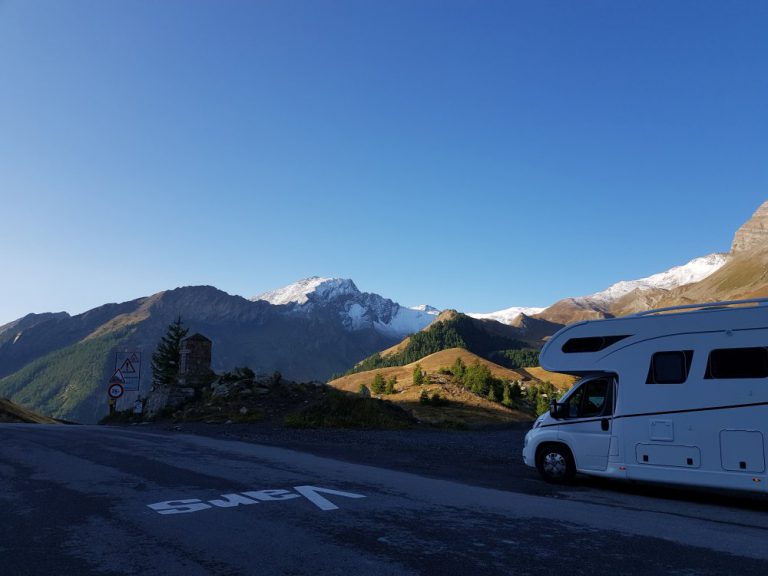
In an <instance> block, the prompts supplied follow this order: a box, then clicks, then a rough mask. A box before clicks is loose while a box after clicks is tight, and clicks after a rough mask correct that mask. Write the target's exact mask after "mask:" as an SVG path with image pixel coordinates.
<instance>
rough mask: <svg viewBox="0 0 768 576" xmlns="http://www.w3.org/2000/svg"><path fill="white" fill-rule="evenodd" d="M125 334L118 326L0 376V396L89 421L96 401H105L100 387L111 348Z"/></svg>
mask: <svg viewBox="0 0 768 576" xmlns="http://www.w3.org/2000/svg"><path fill="white" fill-rule="evenodd" d="M127 336H128V329H121V330H118V331H117V332H113V333H110V334H105V335H102V336H98V337H92V338H88V339H86V340H83V341H81V342H78V343H77V344H73V345H72V346H68V347H66V348H63V349H61V350H57V351H55V352H51V353H50V354H47V355H46V356H44V357H42V358H38V359H37V360H35V361H34V362H31V363H30V364H28V365H27V366H25V367H24V368H22V369H21V370H19V371H18V372H16V373H14V374H12V375H10V376H6V377H5V378H3V379H0V396H5V397H8V398H10V399H11V400H12V401H13V402H15V403H17V404H21V405H23V406H27V407H29V408H31V409H32V410H35V411H37V412H41V413H43V414H48V415H50V416H53V417H54V418H63V419H66V420H74V421H80V422H89V421H93V419H94V415H95V414H96V412H97V411H98V405H99V403H100V402H105V400H104V398H105V395H104V392H103V390H102V388H106V379H105V378H106V375H107V374H106V373H107V372H108V371H109V365H110V364H111V362H112V361H113V356H112V354H113V350H114V349H115V347H117V346H118V345H119V344H120V342H122V341H123V340H124V339H125V338H126V337H127ZM94 358H100V359H101V361H100V362H94ZM104 409H105V410H106V404H105V408H104Z"/></svg>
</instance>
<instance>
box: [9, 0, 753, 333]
mask: <svg viewBox="0 0 768 576" xmlns="http://www.w3.org/2000/svg"><path fill="white" fill-rule="evenodd" d="M766 30H768V2H765V1H763V0H758V1H754V2H750V1H734V2H727V1H717V2H707V1H702V0H694V1H669V0H660V1H657V2H654V1H637V2H633V1H628V0H622V1H619V2H617V1H615V0H608V1H604V2H601V1H580V2H573V1H570V0H563V1H533V0H531V1H529V2H515V1H511V0H504V1H498V2H495V1H470V0H462V1H452V0H440V1H428V0H375V1H365V0H350V1H323V0H307V1H292V0H271V1H258V0H248V1H242V2H239V1H233V0H209V1H202V0H183V1H182V0H177V1H173V0H163V1H156V0H148V1H141V0H130V1H129V0H120V1H118V0H91V1H80V0H48V1H44V0H0V270H1V271H2V272H1V274H2V280H1V281H0V324H2V323H5V322H7V321H10V320H12V319H15V318H17V317H19V316H22V315H24V314H26V313H28V312H44V311H59V310H66V311H68V312H70V313H79V312H82V311H84V310H87V309H89V308H92V307H95V306H98V305H101V304H104V303H106V302H117V301H125V300H130V299H134V298H138V297H141V296H145V295H149V294H152V293H154V292H158V291H160V290H164V289H169V288H175V287H177V286H184V285H194V284H211V285H214V286H216V287H218V288H221V289H222V290H225V291H227V292H229V293H232V294H240V295H243V296H252V295H254V294H257V293H260V292H262V291H265V290H268V289H272V288H276V287H279V286H282V285H284V284H288V283H290V282H293V281H295V280H298V279H300V278H303V277H307V276H312V275H321V276H342V277H348V278H352V279H354V280H355V282H356V283H357V285H358V286H359V287H360V288H361V289H362V290H365V291H370V292H377V293H379V294H382V295H384V296H386V297H389V298H392V299H394V300H396V301H398V302H400V303H402V304H405V305H414V304H419V303H430V304H432V305H434V306H437V307H440V308H444V307H452V308H458V309H460V310H467V311H492V310H497V309H500V308H505V307H509V306H517V305H521V306H535V305H539V306H544V305H548V304H551V303H552V302H554V301H555V300H557V299H559V298H562V297H565V296H576V295H582V294H589V293H592V292H595V291H598V290H602V289H604V288H606V287H607V286H608V285H609V284H611V283H613V282H615V281H618V280H621V279H631V278H638V277H641V276H646V275H649V274H653V273H656V272H660V271H662V270H664V269H666V268H669V267H671V266H674V265H677V264H682V263H684V262H687V261H688V260H690V259H691V258H693V257H696V256H701V255H704V254H708V253H710V252H715V251H726V250H727V249H728V248H729V246H730V241H731V238H732V235H733V233H734V231H735V230H736V228H738V226H739V225H741V224H742V223H743V222H744V221H745V220H746V219H747V218H748V217H749V216H750V215H751V214H752V212H753V211H754V210H755V209H756V208H757V207H758V205H759V204H760V203H761V202H763V201H764V200H768V104H767V103H768V33H766Z"/></svg>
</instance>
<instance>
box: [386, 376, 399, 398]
mask: <svg viewBox="0 0 768 576" xmlns="http://www.w3.org/2000/svg"><path fill="white" fill-rule="evenodd" d="M396 385H397V376H392V377H391V378H389V379H388V380H387V384H386V386H385V387H384V394H394V393H395V386H396Z"/></svg>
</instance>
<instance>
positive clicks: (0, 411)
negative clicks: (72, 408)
mask: <svg viewBox="0 0 768 576" xmlns="http://www.w3.org/2000/svg"><path fill="white" fill-rule="evenodd" d="M2 422H23V423H27V424H61V422H59V421H58V420H54V419H53V418H48V416H43V415H41V414H37V413H36V412H32V411H31V410H27V409H26V408H24V407H23V406H18V405H17V404H14V403H13V402H11V401H10V400H7V399H5V398H0V423H2Z"/></svg>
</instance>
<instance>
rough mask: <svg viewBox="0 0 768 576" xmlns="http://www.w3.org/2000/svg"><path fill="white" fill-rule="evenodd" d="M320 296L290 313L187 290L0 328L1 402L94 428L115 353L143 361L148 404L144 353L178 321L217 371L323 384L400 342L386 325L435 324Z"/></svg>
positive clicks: (387, 306) (428, 317) (354, 294)
mask: <svg viewBox="0 0 768 576" xmlns="http://www.w3.org/2000/svg"><path fill="white" fill-rule="evenodd" d="M326 296H327V297H328V298H330V300H326V299H321V298H318V297H316V296H314V295H312V294H310V296H309V299H308V303H307V305H305V306H303V307H301V308H297V307H296V306H286V305H273V304H270V303H268V302H266V301H263V300H257V301H249V300H246V299H245V298H242V297H240V296H232V295H230V294H227V293H226V292H223V291H221V290H217V289H216V288H213V287H210V286H194V287H186V288H177V289H175V290H169V291H166V292H160V293H158V294H155V295H153V296H151V297H147V298H140V299H137V300H134V301H131V302H125V303H122V304H108V305H105V306H102V307H100V308H97V309H94V310H90V311H88V312H86V313H84V314H80V315H77V316H69V315H68V314H49V315H31V316H28V317H25V318H23V319H21V320H18V321H15V322H13V323H10V324H7V325H5V326H3V327H0V395H2V396H7V397H9V398H11V399H12V400H14V401H15V402H18V403H22V404H24V405H26V406H30V407H32V408H33V409H35V410H39V411H41V412H45V413H48V414H52V415H53V416H55V417H57V418H64V419H67V420H74V421H79V422H96V421H98V420H99V419H100V418H101V417H102V416H103V415H104V414H105V413H106V410H107V406H106V399H105V387H106V383H107V381H108V379H109V377H110V375H111V374H112V372H113V371H114V369H115V364H114V363H115V354H116V352H117V351H122V350H138V351H142V352H143V356H142V366H141V371H142V393H143V394H144V395H146V393H147V391H148V389H149V386H150V375H151V368H150V360H151V353H152V352H153V351H154V349H155V347H156V346H157V343H158V342H159V340H160V337H161V336H162V335H163V334H164V333H165V331H166V328H167V326H168V325H169V324H170V323H171V322H173V321H174V320H175V319H176V317H177V316H181V317H182V319H183V321H184V323H185V325H186V326H187V327H189V328H190V329H191V330H192V331H193V332H201V333H203V334H205V335H206V336H207V337H208V338H210V339H211V340H212V341H213V343H214V344H213V359H212V368H213V369H214V370H215V371H217V372H223V371H225V370H229V369H232V368H234V367H235V366H250V367H251V368H253V369H254V370H256V371H257V372H260V373H267V374H271V373H272V372H275V371H279V372H281V373H282V374H283V375H285V376H286V377H288V378H290V379H292V380H297V381H309V380H324V379H326V378H328V377H329V376H330V375H331V374H333V373H334V372H339V371H342V370H344V369H346V368H348V367H349V366H351V365H353V364H355V363H356V362H358V361H360V360H361V359H362V358H365V357H366V356H368V355H370V354H371V353H373V352H375V351H376V350H381V349H383V348H386V347H388V346H391V345H393V344H395V343H397V342H399V341H400V340H401V339H402V338H403V336H404V335H405V334H406V333H403V332H398V331H397V330H399V328H398V327H397V325H394V324H393V322H394V321H397V322H401V320H398V318H401V317H402V316H403V314H407V316H406V317H407V319H408V321H409V322H411V323H413V322H416V323H421V324H417V325H419V326H422V325H426V324H427V323H429V322H431V321H432V319H433V318H434V316H433V315H432V314H427V313H423V314H422V313H420V312H418V314H419V315H417V311H410V312H407V313H404V312H403V309H402V308H400V307H399V306H398V305H397V304H395V303H393V302H392V301H390V300H387V299H384V298H382V297H380V296H377V295H373V294H363V293H360V292H359V291H357V289H356V288H355V289H354V290H352V288H351V287H350V289H349V291H347V292H344V293H342V294H326ZM363 305H367V306H369V308H368V309H364V308H363ZM355 306H357V307H355ZM348 308H349V310H353V311H354V314H353V315H354V321H355V325H354V326H351V325H350V322H351V320H350V318H351V316H350V315H349V314H347V313H346V312H345V311H347V309H348ZM342 313H344V314H346V315H343V314H342ZM387 321H389V324H387V323H386V322H387ZM377 326H385V329H379V328H377Z"/></svg>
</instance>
